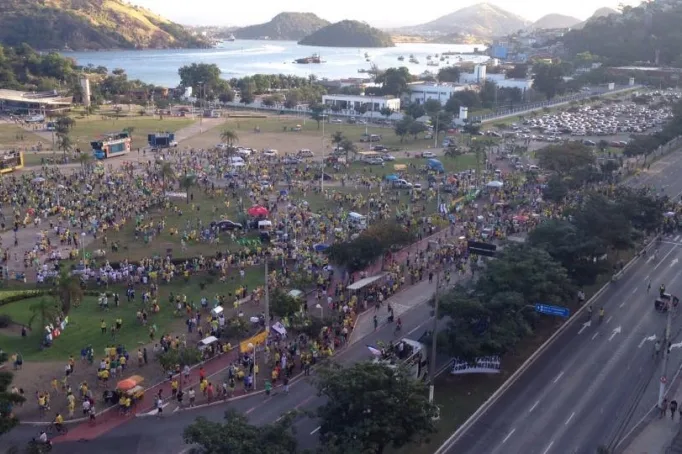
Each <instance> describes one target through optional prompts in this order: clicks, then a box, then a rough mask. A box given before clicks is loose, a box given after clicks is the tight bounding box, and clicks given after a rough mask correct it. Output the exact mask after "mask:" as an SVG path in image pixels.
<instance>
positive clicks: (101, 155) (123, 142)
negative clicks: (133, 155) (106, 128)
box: [90, 131, 133, 159]
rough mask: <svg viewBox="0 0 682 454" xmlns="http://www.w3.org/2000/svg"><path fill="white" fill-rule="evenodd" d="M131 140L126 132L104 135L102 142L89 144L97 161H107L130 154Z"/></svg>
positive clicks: (96, 141)
mask: <svg viewBox="0 0 682 454" xmlns="http://www.w3.org/2000/svg"><path fill="white" fill-rule="evenodd" d="M132 142H133V140H132V139H131V137H130V134H129V133H127V132H126V131H122V132H115V133H110V134H105V136H104V138H103V139H102V140H95V141H93V142H90V146H91V147H92V153H93V154H94V155H95V158H97V159H109V158H115V157H117V156H123V155H125V154H128V153H130V149H131V147H132Z"/></svg>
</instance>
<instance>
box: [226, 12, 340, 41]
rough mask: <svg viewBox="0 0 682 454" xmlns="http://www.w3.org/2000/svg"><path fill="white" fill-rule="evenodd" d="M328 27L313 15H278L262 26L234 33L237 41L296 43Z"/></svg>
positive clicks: (324, 21)
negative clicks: (269, 40)
mask: <svg viewBox="0 0 682 454" xmlns="http://www.w3.org/2000/svg"><path fill="white" fill-rule="evenodd" d="M327 25H329V22H328V21H326V20H324V19H320V18H319V17H317V16H316V15H315V14H313V13H280V14H278V15H276V16H275V17H273V18H272V20H271V21H270V22H266V23H264V24H258V25H251V26H249V27H244V28H240V29H238V30H237V31H235V32H234V36H235V37H236V38H238V39H262V38H264V37H266V36H267V37H268V39H275V40H281V41H298V40H299V39H302V38H304V37H306V36H308V35H310V34H311V33H314V32H316V31H318V30H319V29H321V28H322V27H326V26H327Z"/></svg>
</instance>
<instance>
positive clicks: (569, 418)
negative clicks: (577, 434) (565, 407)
mask: <svg viewBox="0 0 682 454" xmlns="http://www.w3.org/2000/svg"><path fill="white" fill-rule="evenodd" d="M574 416H575V412H573V413H571V416H569V417H568V419H567V420H566V422H565V423H564V425H565V426H567V425H568V423H569V422H571V419H573V417H574Z"/></svg>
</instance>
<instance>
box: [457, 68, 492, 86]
mask: <svg viewBox="0 0 682 454" xmlns="http://www.w3.org/2000/svg"><path fill="white" fill-rule="evenodd" d="M486 69H487V68H486V66H485V65H476V66H474V72H472V73H465V72H463V73H461V74H460V75H459V83H461V84H482V83H484V82H485V79H486V76H487V74H486Z"/></svg>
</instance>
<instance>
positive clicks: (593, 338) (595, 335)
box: [592, 332, 599, 340]
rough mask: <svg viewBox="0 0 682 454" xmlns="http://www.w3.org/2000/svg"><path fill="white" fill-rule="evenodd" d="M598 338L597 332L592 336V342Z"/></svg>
mask: <svg viewBox="0 0 682 454" xmlns="http://www.w3.org/2000/svg"><path fill="white" fill-rule="evenodd" d="M597 336H599V332H596V333H594V336H592V340H595V339H596V338H597Z"/></svg>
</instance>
